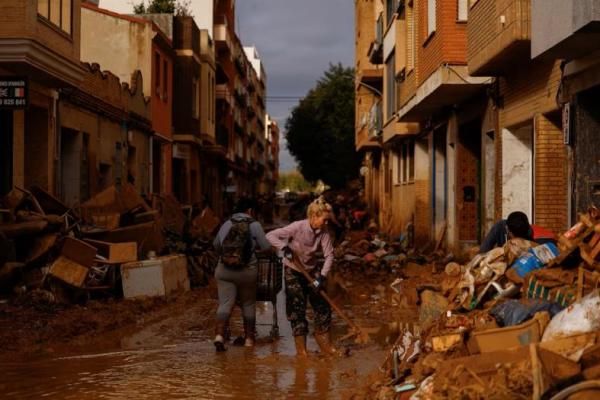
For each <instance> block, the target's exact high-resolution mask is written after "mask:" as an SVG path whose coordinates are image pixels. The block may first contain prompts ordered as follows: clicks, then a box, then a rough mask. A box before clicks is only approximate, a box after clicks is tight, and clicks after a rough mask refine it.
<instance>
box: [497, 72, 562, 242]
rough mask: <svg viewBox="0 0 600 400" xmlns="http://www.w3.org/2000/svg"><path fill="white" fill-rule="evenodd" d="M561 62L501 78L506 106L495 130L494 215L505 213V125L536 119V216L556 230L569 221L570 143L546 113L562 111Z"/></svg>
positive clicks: (555, 119)
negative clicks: (559, 101) (559, 92)
mask: <svg viewBox="0 0 600 400" xmlns="http://www.w3.org/2000/svg"><path fill="white" fill-rule="evenodd" d="M560 75H561V73H560V62H559V61H556V62H553V61H549V62H535V63H534V62H531V63H528V64H525V65H524V66H523V67H521V68H519V69H518V70H516V71H515V72H514V73H513V74H511V75H508V76H506V77H503V78H501V79H500V95H501V97H502V99H503V103H504V104H503V107H502V108H501V109H500V110H499V112H498V127H497V129H496V140H495V142H496V174H497V175H496V187H495V190H496V197H495V205H496V219H499V218H501V217H502V195H503V193H502V145H503V144H502V135H501V131H502V128H510V127H514V126H518V125H520V124H522V123H525V122H527V121H531V120H534V129H535V132H534V135H535V149H534V157H535V160H534V161H535V179H534V180H535V186H534V215H535V217H534V219H535V221H534V222H536V223H538V224H540V225H543V226H545V227H547V228H549V229H552V230H554V231H555V232H560V231H563V230H564V229H565V227H566V224H567V212H568V210H567V189H568V188H567V184H568V183H567V172H566V165H567V162H566V160H567V159H566V148H565V146H564V144H563V142H562V134H561V129H562V128H561V127H560V120H559V119H558V117H556V116H553V117H552V118H551V119H548V118H547V117H545V116H544V115H547V114H548V113H554V115H556V113H557V112H558V106H557V104H556V93H557V90H558V85H559V82H560Z"/></svg>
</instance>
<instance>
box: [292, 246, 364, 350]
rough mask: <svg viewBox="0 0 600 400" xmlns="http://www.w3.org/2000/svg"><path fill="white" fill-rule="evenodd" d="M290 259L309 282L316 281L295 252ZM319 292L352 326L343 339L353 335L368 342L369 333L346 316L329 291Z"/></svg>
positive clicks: (357, 340)
mask: <svg viewBox="0 0 600 400" xmlns="http://www.w3.org/2000/svg"><path fill="white" fill-rule="evenodd" d="M288 260H289V261H291V263H292V264H293V266H294V267H293V268H292V269H294V270H296V271H298V272H300V273H301V274H302V275H304V277H305V278H306V279H307V280H308V281H309V282H312V281H314V278H313V277H312V276H310V274H309V273H308V271H306V269H305V268H304V267H303V266H302V263H301V262H300V260H298V258H297V257H296V255H295V254H293V256H292V258H291V259H289V258H288ZM318 292H319V294H320V295H321V297H323V298H324V299H325V301H327V302H328V303H329V305H330V306H331V308H333V309H334V310H335V312H336V313H337V314H338V315H339V316H340V317H341V318H342V319H343V320H344V321H345V322H346V323H347V324H348V325H349V326H350V332H348V334H346V335H345V336H343V337H342V338H341V340H345V339H349V338H351V337H354V336H356V339H355V342H356V343H359V344H362V343H368V342H369V334H368V333H367V332H366V331H365V330H364V329H362V328H360V327H359V326H358V325H356V324H355V323H354V322H353V321H352V320H350V318H348V317H347V316H346V314H344V312H343V311H342V309H341V308H340V307H339V306H338V305H337V304H335V302H334V301H333V300H331V297H329V296H328V295H327V293H325V291H323V290H319V291H318Z"/></svg>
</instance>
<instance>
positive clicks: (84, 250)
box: [60, 237, 97, 268]
mask: <svg viewBox="0 0 600 400" xmlns="http://www.w3.org/2000/svg"><path fill="white" fill-rule="evenodd" d="M96 253H97V250H96V248H95V247H94V246H91V245H89V244H87V243H86V242H84V241H82V240H78V239H74V238H72V237H66V238H65V243H64V244H63V247H62V250H61V251H60V254H61V255H63V256H65V257H66V258H68V259H69V260H71V261H75V262H76V263H77V264H80V265H82V266H84V267H87V268H90V267H91V266H93V265H94V259H95V258H96Z"/></svg>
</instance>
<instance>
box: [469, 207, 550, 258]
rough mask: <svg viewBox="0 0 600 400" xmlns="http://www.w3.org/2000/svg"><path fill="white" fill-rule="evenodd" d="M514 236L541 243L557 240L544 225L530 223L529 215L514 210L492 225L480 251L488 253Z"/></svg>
mask: <svg viewBox="0 0 600 400" xmlns="http://www.w3.org/2000/svg"><path fill="white" fill-rule="evenodd" d="M512 238H521V239H526V240H530V241H534V242H536V243H539V244H544V243H548V242H554V243H555V242H556V238H555V237H554V234H553V233H552V232H550V231H548V230H546V229H544V228H542V227H539V226H536V225H530V224H529V219H528V218H527V215H526V214H525V213H523V212H521V211H514V212H512V213H510V214H509V215H508V218H506V219H503V220H500V221H498V222H496V223H495V224H494V226H492V229H490V231H489V232H488V234H487V235H486V236H485V239H483V242H482V243H481V246H480V247H479V253H487V252H488V251H490V250H492V249H493V248H494V247H498V246H504V244H505V243H506V242H507V241H508V240H509V239H512Z"/></svg>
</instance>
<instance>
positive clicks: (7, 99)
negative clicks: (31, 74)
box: [0, 76, 29, 108]
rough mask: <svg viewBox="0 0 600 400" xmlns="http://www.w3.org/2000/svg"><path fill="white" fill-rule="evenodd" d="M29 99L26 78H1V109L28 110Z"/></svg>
mask: <svg viewBox="0 0 600 400" xmlns="http://www.w3.org/2000/svg"><path fill="white" fill-rule="evenodd" d="M28 99H29V85H28V82H27V78H26V77H18V76H0V108H26V107H27V105H28Z"/></svg>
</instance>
